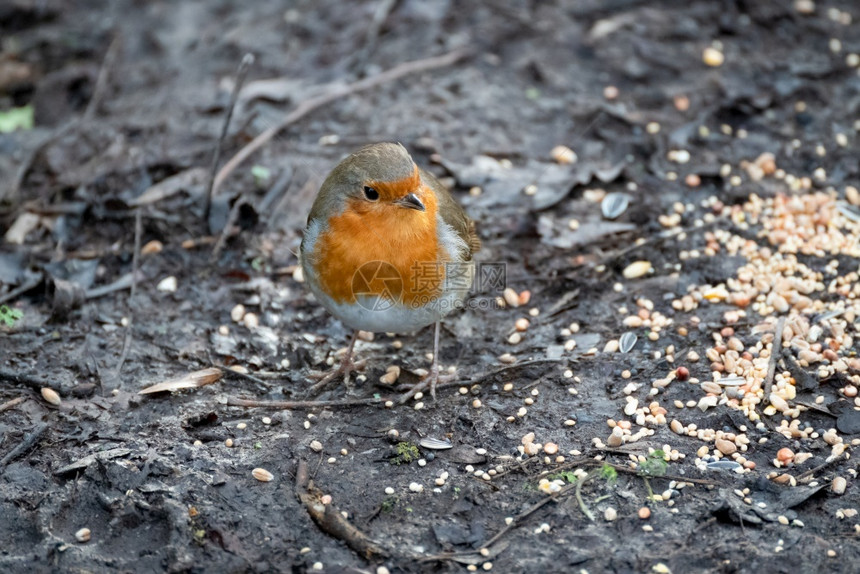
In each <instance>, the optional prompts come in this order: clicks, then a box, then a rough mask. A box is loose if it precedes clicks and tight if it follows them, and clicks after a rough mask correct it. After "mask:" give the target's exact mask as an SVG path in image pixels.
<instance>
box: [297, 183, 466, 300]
mask: <svg viewBox="0 0 860 574" xmlns="http://www.w3.org/2000/svg"><path fill="white" fill-rule="evenodd" d="M420 197H421V201H422V202H423V203H424V206H425V211H416V210H410V209H407V208H404V207H401V206H398V205H394V204H391V203H382V202H380V203H368V202H365V201H362V200H359V199H350V200H347V204H346V207H345V209H344V211H343V213H341V214H340V215H336V216H333V217H330V218H329V219H328V222H327V226H326V228H325V230H324V231H323V232H322V233H321V234H320V236H319V239H318V240H317V242H316V245H315V246H314V260H315V262H316V264H315V270H316V273H317V276H318V281H319V284H320V287H321V288H322V289H323V290H324V291H325V292H326V294H327V295H328V296H329V297H331V298H332V299H333V300H334V301H336V302H338V303H354V302H355V301H356V297H357V296H362V295H366V296H376V297H383V298H385V299H388V300H391V301H392V302H395V303H401V304H403V305H407V306H415V307H417V306H421V305H424V304H426V303H428V302H430V301H433V300H435V299H436V298H437V297H439V296H440V295H441V294H442V291H443V286H444V281H445V263H446V262H447V261H449V260H450V256H449V254H448V253H447V251H446V250H445V249H444V248H443V247H442V246H441V245H440V244H439V240H438V236H437V226H436V213H437V210H438V207H437V202H436V197H435V195H434V194H433V192H432V190H430V189H429V188H427V187H422V188H421V193H420Z"/></svg>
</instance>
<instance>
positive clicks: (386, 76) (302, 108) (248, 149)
mask: <svg viewBox="0 0 860 574" xmlns="http://www.w3.org/2000/svg"><path fill="white" fill-rule="evenodd" d="M466 54H467V51H466V50H464V49H459V50H454V51H453V52H448V53H447V54H444V55H442V56H434V57H432V58H425V59H423V60H413V61H412V62H404V63H403V64H399V65H397V66H395V67H393V68H391V69H389V70H386V71H384V72H380V73H379V74H376V75H373V76H369V77H367V78H364V79H363V80H359V81H357V82H353V83H351V84H347V85H345V86H338V87H335V88H333V89H332V90H331V91H330V92H328V93H325V94H320V95H319V96H315V97H312V98H309V99H307V100H305V101H303V102H301V103H300V104H299V105H298V106H297V107H296V108H295V109H294V110H293V111H292V112H290V113H289V114H287V115H286V116H285V117H284V119H282V120H281V121H280V122H278V123H277V124H275V125H274V126H272V127H270V128H269V129H267V130H265V131H263V132H261V133H260V135H258V136H257V137H255V138H254V139H253V140H251V141H250V142H249V143H248V144H247V145H246V146H245V147H243V148H242V149H240V150H239V152H238V153H236V155H234V156H233V157H232V158H230V160H229V161H228V162H227V163H226V164H224V167H222V168H221V170H220V171H219V172H218V175H217V176H216V177H215V182H214V187H213V188H212V195H215V194H217V193H218V190H219V189H220V188H221V184H223V183H224V180H225V179H227V177H228V176H229V175H230V174H231V173H233V171H234V170H235V169H236V168H237V167H238V166H239V165H240V164H241V163H242V162H244V161H245V160H246V159H248V158H249V157H250V156H251V155H252V154H253V153H254V152H256V151H257V150H258V149H260V148H261V147H263V146H264V145H266V143H268V142H269V140H271V139H272V138H273V137H275V136H276V135H277V134H278V132H280V131H281V130H283V129H284V128H286V127H288V126H290V125H292V124H294V123H295V122H297V121H299V120H300V119H302V118H303V117H305V116H306V115H308V114H309V113H311V112H312V111H314V110H316V109H317V108H321V107H322V106H324V105H326V104H329V103H331V102H333V101H335V100H338V99H340V98H342V97H344V96H348V95H350V94H355V93H358V92H362V91H365V90H369V89H370V88H374V87H377V86H379V85H381V84H384V83H387V82H392V81H394V80H398V79H400V78H402V77H403V76H407V75H410V74H415V73H418V72H426V71H428V70H433V69H436V68H443V67H445V66H450V65H451V64H453V63H455V62H457V61H458V60H460V59H462V58H463V57H465V56H466Z"/></svg>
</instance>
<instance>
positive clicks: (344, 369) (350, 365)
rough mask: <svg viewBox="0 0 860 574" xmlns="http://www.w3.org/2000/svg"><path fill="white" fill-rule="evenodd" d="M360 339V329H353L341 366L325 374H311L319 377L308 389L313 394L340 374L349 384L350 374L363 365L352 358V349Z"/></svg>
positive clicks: (345, 382) (344, 381)
mask: <svg viewBox="0 0 860 574" xmlns="http://www.w3.org/2000/svg"><path fill="white" fill-rule="evenodd" d="M356 339H358V331H353V333H352V338H351V339H350V340H349V345H348V346H347V348H346V354H345V355H344V356H343V360H342V361H341V362H340V366H339V367H337V368H336V369H332V370H330V371H329V372H328V373H326V374H325V375H323V374H322V373H311V374H310V376H311V377H312V378H319V379H320V380H319V381H317V382H316V383H315V384H314V385H313V386H312V387H311V388H310V390H309V391H308V392H309V393H310V394H311V395H314V394H316V393H319V392H320V391H322V390H323V389H324V388H326V387H327V386H328V385H329V384H331V382H332V381H334V380H335V379H336V378H337V377H339V376H340V375H343V384H344V385H348V384H349V374H350V373H351V372H352V371H354V370H355V369H356V368H357V367H359V366H361V365H359V364H358V363H355V362H353V360H352V351H353V349H354V348H355V341H356ZM318 376H319V377H318Z"/></svg>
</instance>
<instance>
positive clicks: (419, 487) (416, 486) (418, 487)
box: [409, 482, 424, 492]
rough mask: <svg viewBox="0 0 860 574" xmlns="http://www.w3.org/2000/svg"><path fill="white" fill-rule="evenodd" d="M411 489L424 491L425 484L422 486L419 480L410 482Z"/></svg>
mask: <svg viewBox="0 0 860 574" xmlns="http://www.w3.org/2000/svg"><path fill="white" fill-rule="evenodd" d="M409 490H411V491H412V492H423V491H424V486H422V485H421V484H420V483H418V482H411V483H409Z"/></svg>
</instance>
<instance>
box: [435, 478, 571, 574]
mask: <svg viewBox="0 0 860 574" xmlns="http://www.w3.org/2000/svg"><path fill="white" fill-rule="evenodd" d="M575 488H576V485H575V484H568V485H567V486H565V487H563V488H562V489H561V490H559V491H558V493H556V494H555V495H554V496H547V497H546V498H544V499H543V500H541V501H540V502H536V503H535V504H533V505H531V506H530V507H528V508H527V509H525V510H523V511H522V512H520V513H519V514H518V515H517V516H516V517H515V518H514V519H513V520H512V521H511V522H510V524H507V525H505V527H504V528H502V529H501V530H499V531H498V532H497V533H496V535H495V536H493V537H492V538H490V539H489V540H487V541H486V542H485V543H483V544H481V548H482V549H483V548H487V549H489V548H490V547H491V546H492V545H493V544H495V543H496V542H498V541H499V540H501V538H502V537H503V536H504V535H505V534H507V533H508V532H510V531H511V530H513V529H514V528H516V527H517V526H519V525H520V524H522V523H523V522H524V521H525V520H526V518H528V517H529V516H531V515H532V514H534V513H535V512H537V511H538V510H540V509H541V508H543V507H544V506H546V505H547V504H549V503H550V502H555V501H557V500H559V499H560V498H562V497H563V496H564V495H566V494H567V493H568V492H570V491H571V490H574V489H575ZM479 553H480V550H473V551H470V552H452V553H450V554H437V555H435V556H427V557H424V558H422V559H421V562H432V561H435V560H451V559H454V558H457V557H459V556H473V555H475V554H479Z"/></svg>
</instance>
